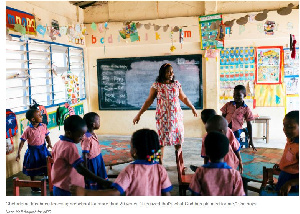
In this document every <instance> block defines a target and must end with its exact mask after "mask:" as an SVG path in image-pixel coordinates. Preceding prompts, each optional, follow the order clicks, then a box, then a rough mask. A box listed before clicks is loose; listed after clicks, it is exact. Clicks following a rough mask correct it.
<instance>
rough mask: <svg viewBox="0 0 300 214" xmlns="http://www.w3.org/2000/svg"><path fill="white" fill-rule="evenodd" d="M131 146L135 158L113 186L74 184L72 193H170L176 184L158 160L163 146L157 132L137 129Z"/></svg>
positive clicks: (165, 194)
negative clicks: (84, 186) (88, 186)
mask: <svg viewBox="0 0 300 214" xmlns="http://www.w3.org/2000/svg"><path fill="white" fill-rule="evenodd" d="M130 147H131V148H130V153H131V156H132V157H133V158H134V159H135V161H134V162H132V163H131V164H129V165H128V166H127V167H125V168H124V169H123V170H122V171H121V172H120V174H119V175H118V177H117V178H116V180H115V181H114V183H113V184H112V187H113V189H106V190H97V191H95V190H87V189H84V188H82V187H79V186H75V185H71V186H70V191H71V193H72V195H80V196H105V195H113V196H119V195H122V194H126V196H161V195H163V196H170V195H171V194H170V191H171V190H172V188H173V186H172V184H171V181H170V179H169V176H168V173H167V171H166V169H165V168H164V167H163V166H162V165H161V164H159V162H158V159H159V155H160V146H159V141H158V136H157V134H156V132H155V131H153V130H150V129H140V130H138V131H136V132H134V133H133V135H132V137H131V142H130Z"/></svg>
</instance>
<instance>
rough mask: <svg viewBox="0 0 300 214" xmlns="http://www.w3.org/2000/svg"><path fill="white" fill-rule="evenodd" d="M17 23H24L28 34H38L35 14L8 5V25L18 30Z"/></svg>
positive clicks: (11, 28)
mask: <svg viewBox="0 0 300 214" xmlns="http://www.w3.org/2000/svg"><path fill="white" fill-rule="evenodd" d="M15 25H22V26H24V27H25V28H26V33H27V34H32V35H36V23H35V18H34V15H32V14H30V13H26V12H23V11H21V10H17V9H14V8H11V7H6V27H8V28H9V29H10V30H14V31H17V30H16V29H15Z"/></svg>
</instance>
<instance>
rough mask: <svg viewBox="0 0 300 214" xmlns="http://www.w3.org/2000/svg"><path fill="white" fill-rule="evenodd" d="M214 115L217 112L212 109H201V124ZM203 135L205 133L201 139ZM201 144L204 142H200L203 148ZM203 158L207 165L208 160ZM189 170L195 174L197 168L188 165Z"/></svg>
mask: <svg viewBox="0 0 300 214" xmlns="http://www.w3.org/2000/svg"><path fill="white" fill-rule="evenodd" d="M214 115H217V112H216V111H215V110H214V109H203V110H202V111H201V120H202V122H203V124H204V125H205V124H206V122H207V121H208V120H209V119H210V118H211V117H212V116H214ZM205 135H206V133H205V134H204V136H202V139H203V137H205ZM203 142H204V140H203V141H202V146H203V147H204V145H203ZM203 158H204V163H207V161H208V158H207V157H203ZM190 168H191V170H192V171H193V172H195V171H196V169H197V166H195V165H190Z"/></svg>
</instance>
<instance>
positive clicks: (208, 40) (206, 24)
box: [199, 14, 224, 50]
mask: <svg viewBox="0 0 300 214" xmlns="http://www.w3.org/2000/svg"><path fill="white" fill-rule="evenodd" d="M220 24H222V15H221V14H214V15H208V16H199V25H200V40H201V49H202V50H206V49H218V48H220V49H223V48H224V40H221V41H218V40H217V36H218V32H219V26H220Z"/></svg>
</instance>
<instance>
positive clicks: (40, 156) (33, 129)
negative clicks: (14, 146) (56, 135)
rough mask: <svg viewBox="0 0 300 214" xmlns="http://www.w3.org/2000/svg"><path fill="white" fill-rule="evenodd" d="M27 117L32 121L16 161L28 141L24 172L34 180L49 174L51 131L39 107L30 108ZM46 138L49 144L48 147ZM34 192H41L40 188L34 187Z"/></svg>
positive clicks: (22, 140)
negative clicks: (44, 121)
mask: <svg viewBox="0 0 300 214" xmlns="http://www.w3.org/2000/svg"><path fill="white" fill-rule="evenodd" d="M26 119H27V120H29V121H30V125H29V127H27V128H26V129H25V131H24V133H23V134H22V136H21V142H20V144H19V149H18V153H17V157H16V161H17V162H19V160H20V152H21V150H22V148H23V145H24V143H25V141H26V140H27V141H28V148H27V150H26V153H25V155H24V161H23V173H24V174H25V175H27V176H30V179H31V180H32V181H33V180H34V179H35V178H34V177H35V176H38V175H47V156H51V154H50V152H49V151H48V149H47V148H52V145H51V141H50V137H49V133H50V132H49V131H48V129H47V125H46V124H44V123H42V119H43V117H42V115H41V112H40V111H39V110H38V109H29V110H28V111H27V112H26ZM45 139H46V141H47V144H48V146H47V147H46V143H45ZM31 190H32V191H33V192H39V191H40V189H39V188H35V187H32V188H31Z"/></svg>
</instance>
